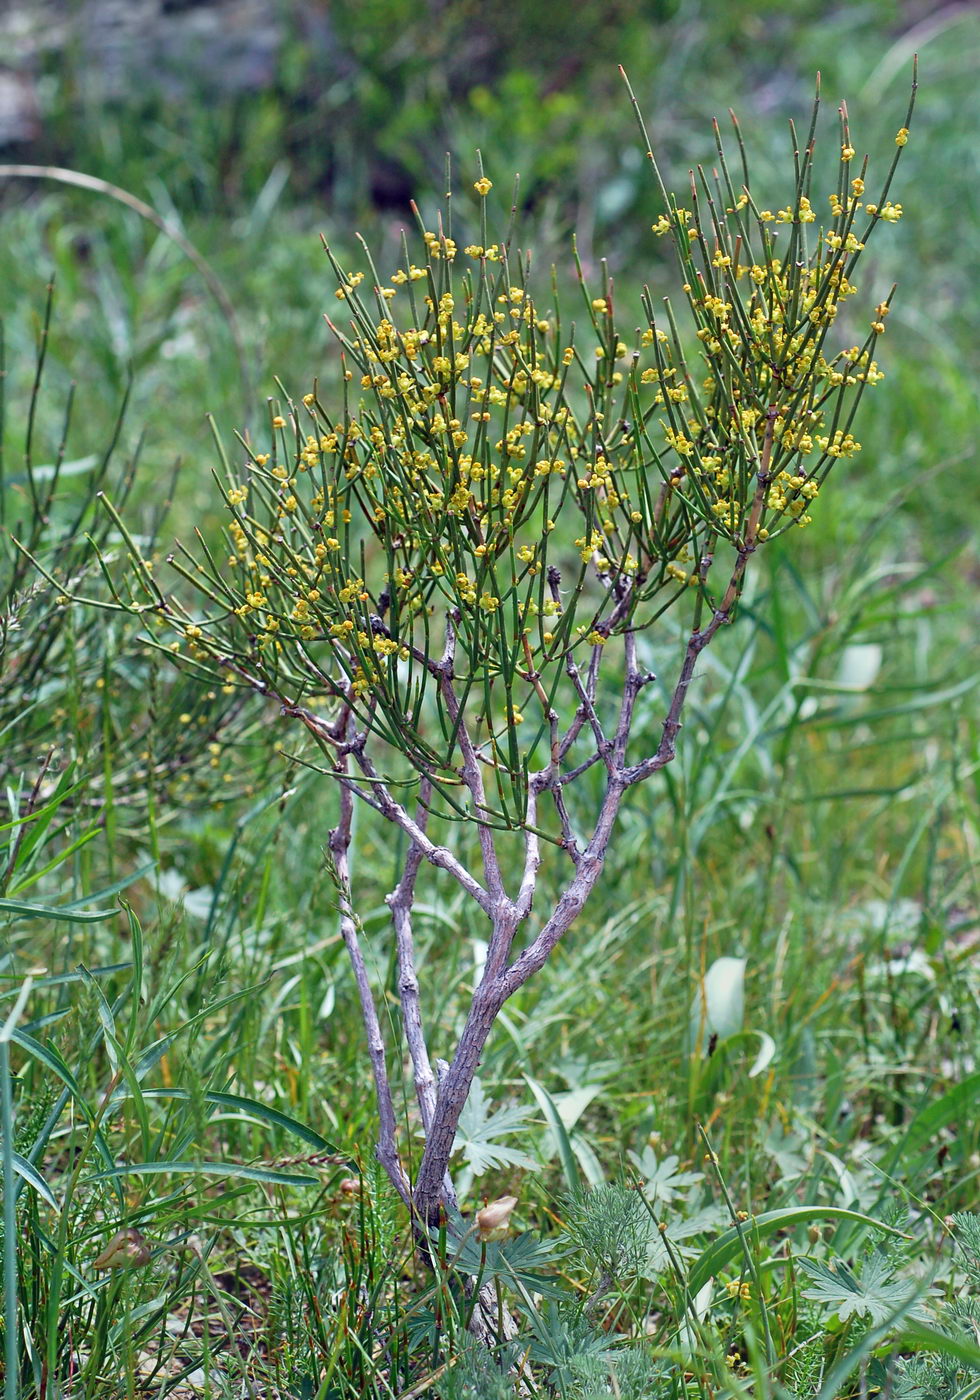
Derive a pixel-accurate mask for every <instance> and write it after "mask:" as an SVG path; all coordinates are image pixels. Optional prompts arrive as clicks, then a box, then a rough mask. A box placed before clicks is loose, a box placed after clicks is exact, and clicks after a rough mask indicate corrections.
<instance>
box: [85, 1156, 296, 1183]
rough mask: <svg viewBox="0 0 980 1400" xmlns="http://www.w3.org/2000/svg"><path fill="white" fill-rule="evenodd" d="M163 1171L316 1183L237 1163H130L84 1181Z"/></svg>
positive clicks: (174, 1173)
mask: <svg viewBox="0 0 980 1400" xmlns="http://www.w3.org/2000/svg"><path fill="white" fill-rule="evenodd" d="M164 1173H167V1174H173V1175H186V1176H227V1177H241V1178H243V1179H244V1180H246V1181H266V1182H269V1183H271V1184H273V1185H276V1186H316V1185H318V1184H319V1181H318V1178H317V1177H315V1176H298V1175H297V1174H296V1173H294V1172H277V1171H273V1170H271V1169H270V1168H268V1167H246V1166H242V1165H241V1164H239V1163H238V1162H133V1163H131V1164H130V1165H128V1166H122V1167H111V1168H110V1169H109V1170H108V1171H104V1172H96V1173H95V1174H94V1175H93V1176H90V1177H87V1178H86V1181H87V1182H92V1181H107V1180H109V1179H110V1178H112V1177H119V1176H161V1175H163V1174H164Z"/></svg>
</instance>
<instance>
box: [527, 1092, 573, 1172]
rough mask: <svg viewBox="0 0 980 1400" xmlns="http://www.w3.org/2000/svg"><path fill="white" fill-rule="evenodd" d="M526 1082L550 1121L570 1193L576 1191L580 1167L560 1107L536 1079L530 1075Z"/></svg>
mask: <svg viewBox="0 0 980 1400" xmlns="http://www.w3.org/2000/svg"><path fill="white" fill-rule="evenodd" d="M524 1082H525V1083H526V1084H527V1087H528V1088H529V1089H530V1090H531V1093H532V1094H533V1095H534V1097H535V1098H536V1099H537V1101H538V1104H539V1105H540V1107H541V1112H542V1113H543V1114H544V1116H545V1118H546V1119H547V1120H548V1126H549V1127H550V1129H551V1131H552V1133H553V1134H554V1138H555V1142H556V1143H557V1145H558V1156H559V1157H560V1158H561V1169H562V1175H563V1176H564V1178H565V1183H566V1185H567V1186H568V1189H569V1191H575V1190H576V1189H577V1188H578V1186H579V1184H580V1179H579V1172H578V1166H577V1165H576V1162H575V1153H574V1150H573V1148H572V1143H571V1139H570V1138H569V1136H568V1131H567V1129H566V1127H565V1124H564V1123H563V1121H562V1117H561V1114H560V1113H559V1111H558V1105H557V1104H556V1103H555V1101H554V1099H553V1098H552V1097H551V1095H550V1094H549V1093H548V1091H547V1089H545V1088H544V1086H543V1085H541V1084H539V1083H538V1081H537V1080H536V1079H531V1078H530V1076H529V1075H526V1074H525V1076H524Z"/></svg>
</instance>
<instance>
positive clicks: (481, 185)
mask: <svg viewBox="0 0 980 1400" xmlns="http://www.w3.org/2000/svg"><path fill="white" fill-rule="evenodd" d="M473 188H474V189H475V190H476V192H477V194H478V195H479V196H480V198H481V199H486V197H487V195H488V194H489V193H490V191H491V190H492V189H493V181H492V180H488V179H487V177H486V176H485V175H481V176H480V178H479V180H474V182H473Z"/></svg>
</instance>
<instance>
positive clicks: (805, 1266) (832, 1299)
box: [797, 1250, 936, 1327]
mask: <svg viewBox="0 0 980 1400" xmlns="http://www.w3.org/2000/svg"><path fill="white" fill-rule="evenodd" d="M797 1263H798V1264H799V1266H800V1268H801V1269H802V1270H803V1271H804V1273H807V1274H809V1275H810V1277H811V1278H812V1279H813V1281H814V1286H813V1287H812V1288H809V1289H807V1291H806V1292H805V1293H804V1294H803V1297H804V1298H809V1299H810V1301H811V1302H814V1303H823V1304H824V1306H825V1307H830V1308H833V1310H834V1312H836V1314H837V1316H838V1317H839V1318H840V1320H841V1322H848V1321H849V1320H850V1319H851V1318H852V1317H867V1318H869V1319H870V1321H871V1325H872V1326H873V1327H876V1326H878V1325H879V1324H880V1323H883V1322H885V1321H887V1320H888V1318H891V1317H894V1315H895V1314H896V1312H899V1311H901V1310H902V1309H904V1307H905V1305H906V1304H907V1303H908V1302H910V1301H911V1300H912V1299H913V1298H916V1297H921V1296H925V1297H930V1296H935V1294H936V1290H935V1289H923V1288H922V1287H921V1285H919V1284H917V1283H916V1281H915V1279H909V1278H904V1279H895V1278H894V1277H893V1270H892V1269H891V1268H890V1267H889V1264H888V1260H887V1259H885V1257H884V1256H883V1255H882V1254H881V1253H879V1252H878V1251H877V1250H875V1251H874V1252H873V1253H872V1254H869V1255H868V1257H867V1258H866V1259H865V1261H864V1264H863V1266H862V1268H861V1276H860V1278H856V1277H855V1275H854V1274H852V1273H851V1271H850V1269H849V1268H848V1267H847V1265H846V1264H845V1263H844V1262H843V1260H841V1259H835V1260H834V1262H833V1265H832V1267H831V1268H829V1269H828V1268H827V1266H826V1265H825V1264H821V1263H819V1262H818V1261H817V1260H815V1259H798V1260H797ZM906 1315H907V1316H918V1317H919V1318H927V1317H928V1314H927V1313H925V1312H923V1311H919V1310H918V1308H917V1309H916V1310H915V1311H913V1312H912V1313H907V1314H906Z"/></svg>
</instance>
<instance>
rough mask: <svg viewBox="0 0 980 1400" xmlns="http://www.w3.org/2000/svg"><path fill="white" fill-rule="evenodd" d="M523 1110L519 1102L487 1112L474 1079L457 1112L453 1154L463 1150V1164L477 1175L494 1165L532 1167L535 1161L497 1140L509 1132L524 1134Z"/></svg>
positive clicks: (525, 1126) (488, 1103)
mask: <svg viewBox="0 0 980 1400" xmlns="http://www.w3.org/2000/svg"><path fill="white" fill-rule="evenodd" d="M529 1126H530V1125H529V1123H528V1118H527V1113H526V1111H525V1110H524V1109H523V1108H522V1107H521V1106H520V1105H519V1104H513V1105H512V1106H511V1107H510V1108H501V1109H498V1110H497V1112H496V1113H491V1112H490V1102H489V1100H488V1099H487V1097H486V1095H485V1094H484V1092H483V1085H482V1084H481V1083H480V1081H479V1079H474V1080H473V1087H472V1088H471V1089H470V1093H469V1098H468V1099H467V1100H466V1103H465V1105H464V1107H463V1111H462V1113H461V1114H460V1115H459V1124H458V1126H457V1128H456V1140H455V1142H454V1143H453V1154H454V1155H455V1154H456V1153H457V1152H462V1154H463V1156H464V1158H465V1160H466V1163H467V1165H468V1166H469V1167H471V1168H472V1170H473V1171H474V1172H475V1173H476V1174H477V1175H478V1176H479V1175H480V1173H481V1172H485V1171H491V1170H493V1169H494V1168H496V1167H525V1168H528V1169H532V1170H533V1168H535V1167H536V1166H537V1165H538V1164H537V1162H536V1161H535V1160H534V1158H533V1157H531V1156H529V1155H528V1153H526V1152H522V1151H521V1149H520V1148H517V1147H504V1146H502V1144H501V1143H500V1141H499V1139H500V1138H502V1137H508V1136H510V1135H511V1134H512V1133H527V1132H528V1129H529Z"/></svg>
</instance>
